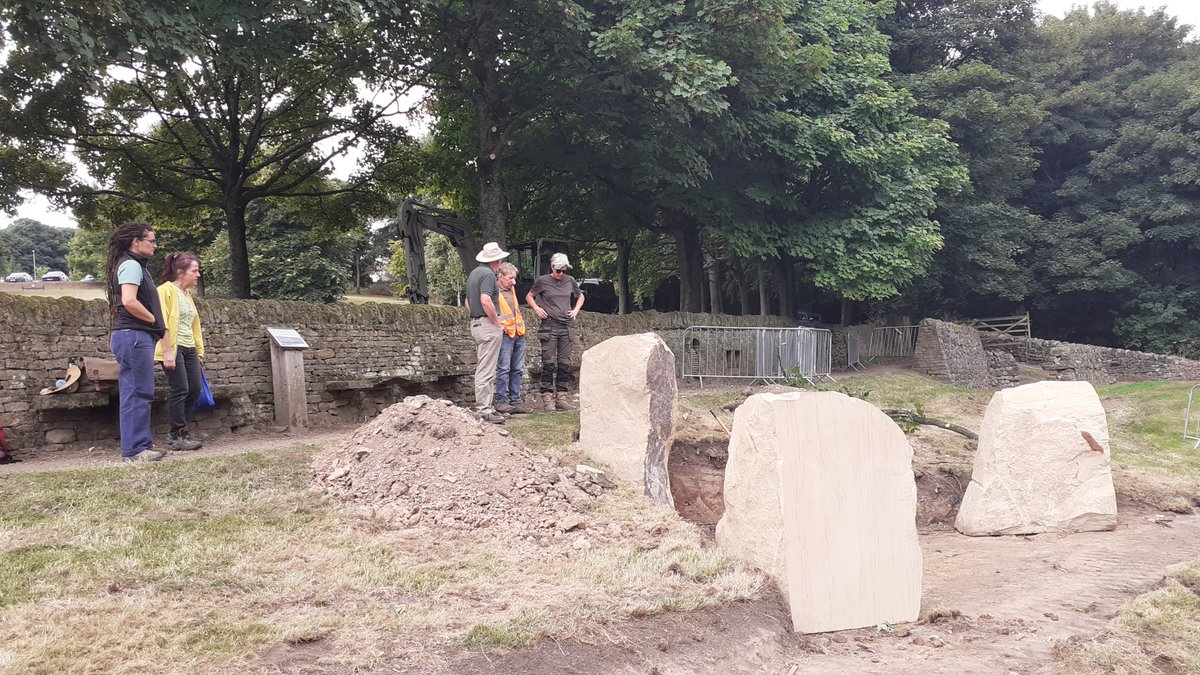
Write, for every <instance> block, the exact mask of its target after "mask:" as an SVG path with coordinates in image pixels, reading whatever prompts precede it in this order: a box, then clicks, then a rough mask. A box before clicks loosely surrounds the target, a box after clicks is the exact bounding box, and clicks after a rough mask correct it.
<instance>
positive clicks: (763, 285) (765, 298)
mask: <svg viewBox="0 0 1200 675" xmlns="http://www.w3.org/2000/svg"><path fill="white" fill-rule="evenodd" d="M758 315H759V316H770V315H771V291H770V290H768V289H767V263H766V262H760V263H758Z"/></svg>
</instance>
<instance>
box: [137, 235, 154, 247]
mask: <svg viewBox="0 0 1200 675" xmlns="http://www.w3.org/2000/svg"><path fill="white" fill-rule="evenodd" d="M138 241H144V242H146V243H147V244H150V245H151V246H158V240H157V239H143V238H141V237H138Z"/></svg>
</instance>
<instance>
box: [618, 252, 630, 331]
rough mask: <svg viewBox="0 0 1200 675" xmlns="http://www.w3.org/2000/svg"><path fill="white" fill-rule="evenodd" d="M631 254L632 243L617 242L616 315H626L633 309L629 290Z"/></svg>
mask: <svg viewBox="0 0 1200 675" xmlns="http://www.w3.org/2000/svg"><path fill="white" fill-rule="evenodd" d="M632 254H633V241H632V240H630V239H621V240H620V241H618V242H617V313H618V314H628V313H629V312H631V311H632V308H633V293H631V292H630V288H629V257H630V256H631V255H632Z"/></svg>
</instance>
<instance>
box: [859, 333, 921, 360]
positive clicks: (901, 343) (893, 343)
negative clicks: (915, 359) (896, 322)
mask: <svg viewBox="0 0 1200 675" xmlns="http://www.w3.org/2000/svg"><path fill="white" fill-rule="evenodd" d="M916 348H917V326H884V327H883V328H876V329H874V330H872V331H871V341H870V342H868V343H867V353H866V355H865V356H866V357H867V358H872V359H873V358H880V357H893V356H912V355H913V353H914V352H916Z"/></svg>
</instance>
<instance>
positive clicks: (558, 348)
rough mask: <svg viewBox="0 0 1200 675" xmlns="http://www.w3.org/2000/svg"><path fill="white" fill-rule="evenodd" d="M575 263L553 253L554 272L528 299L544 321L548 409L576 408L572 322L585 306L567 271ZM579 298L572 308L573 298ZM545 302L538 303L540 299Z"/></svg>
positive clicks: (544, 400)
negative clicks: (572, 378)
mask: <svg viewBox="0 0 1200 675" xmlns="http://www.w3.org/2000/svg"><path fill="white" fill-rule="evenodd" d="M569 269H571V262H570V261H569V260H567V254H566V253H555V254H554V255H552V256H550V274H543V275H542V276H540V277H538V278H537V279H534V281H533V287H532V288H530V289H529V293H528V294H526V295H525V302H527V303H529V306H530V307H531V308H533V311H534V313H535V314H537V315H538V318H539V319H541V320H542V323H541V325H540V326H538V342H539V343H540V344H541V346H542V384H541V394H542V405H543V406H544V407H545V410H546V411H547V412H553V411H555V410H574V409H575V405H574V404H572V403H571V395H570V394H569V393H568V392H569V391H570V389H571V322H573V321H574V320H575V317H576V316H578V315H579V310H580V309H582V308H583V291H582V290H580V288H579V282H577V281H575V277H573V276H571V275H569V274H567V270H569ZM573 297H574V298H575V304H574V306H573V307H572V305H571V299H572V298H573ZM539 300H540V301H541V304H538V301H539Z"/></svg>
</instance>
